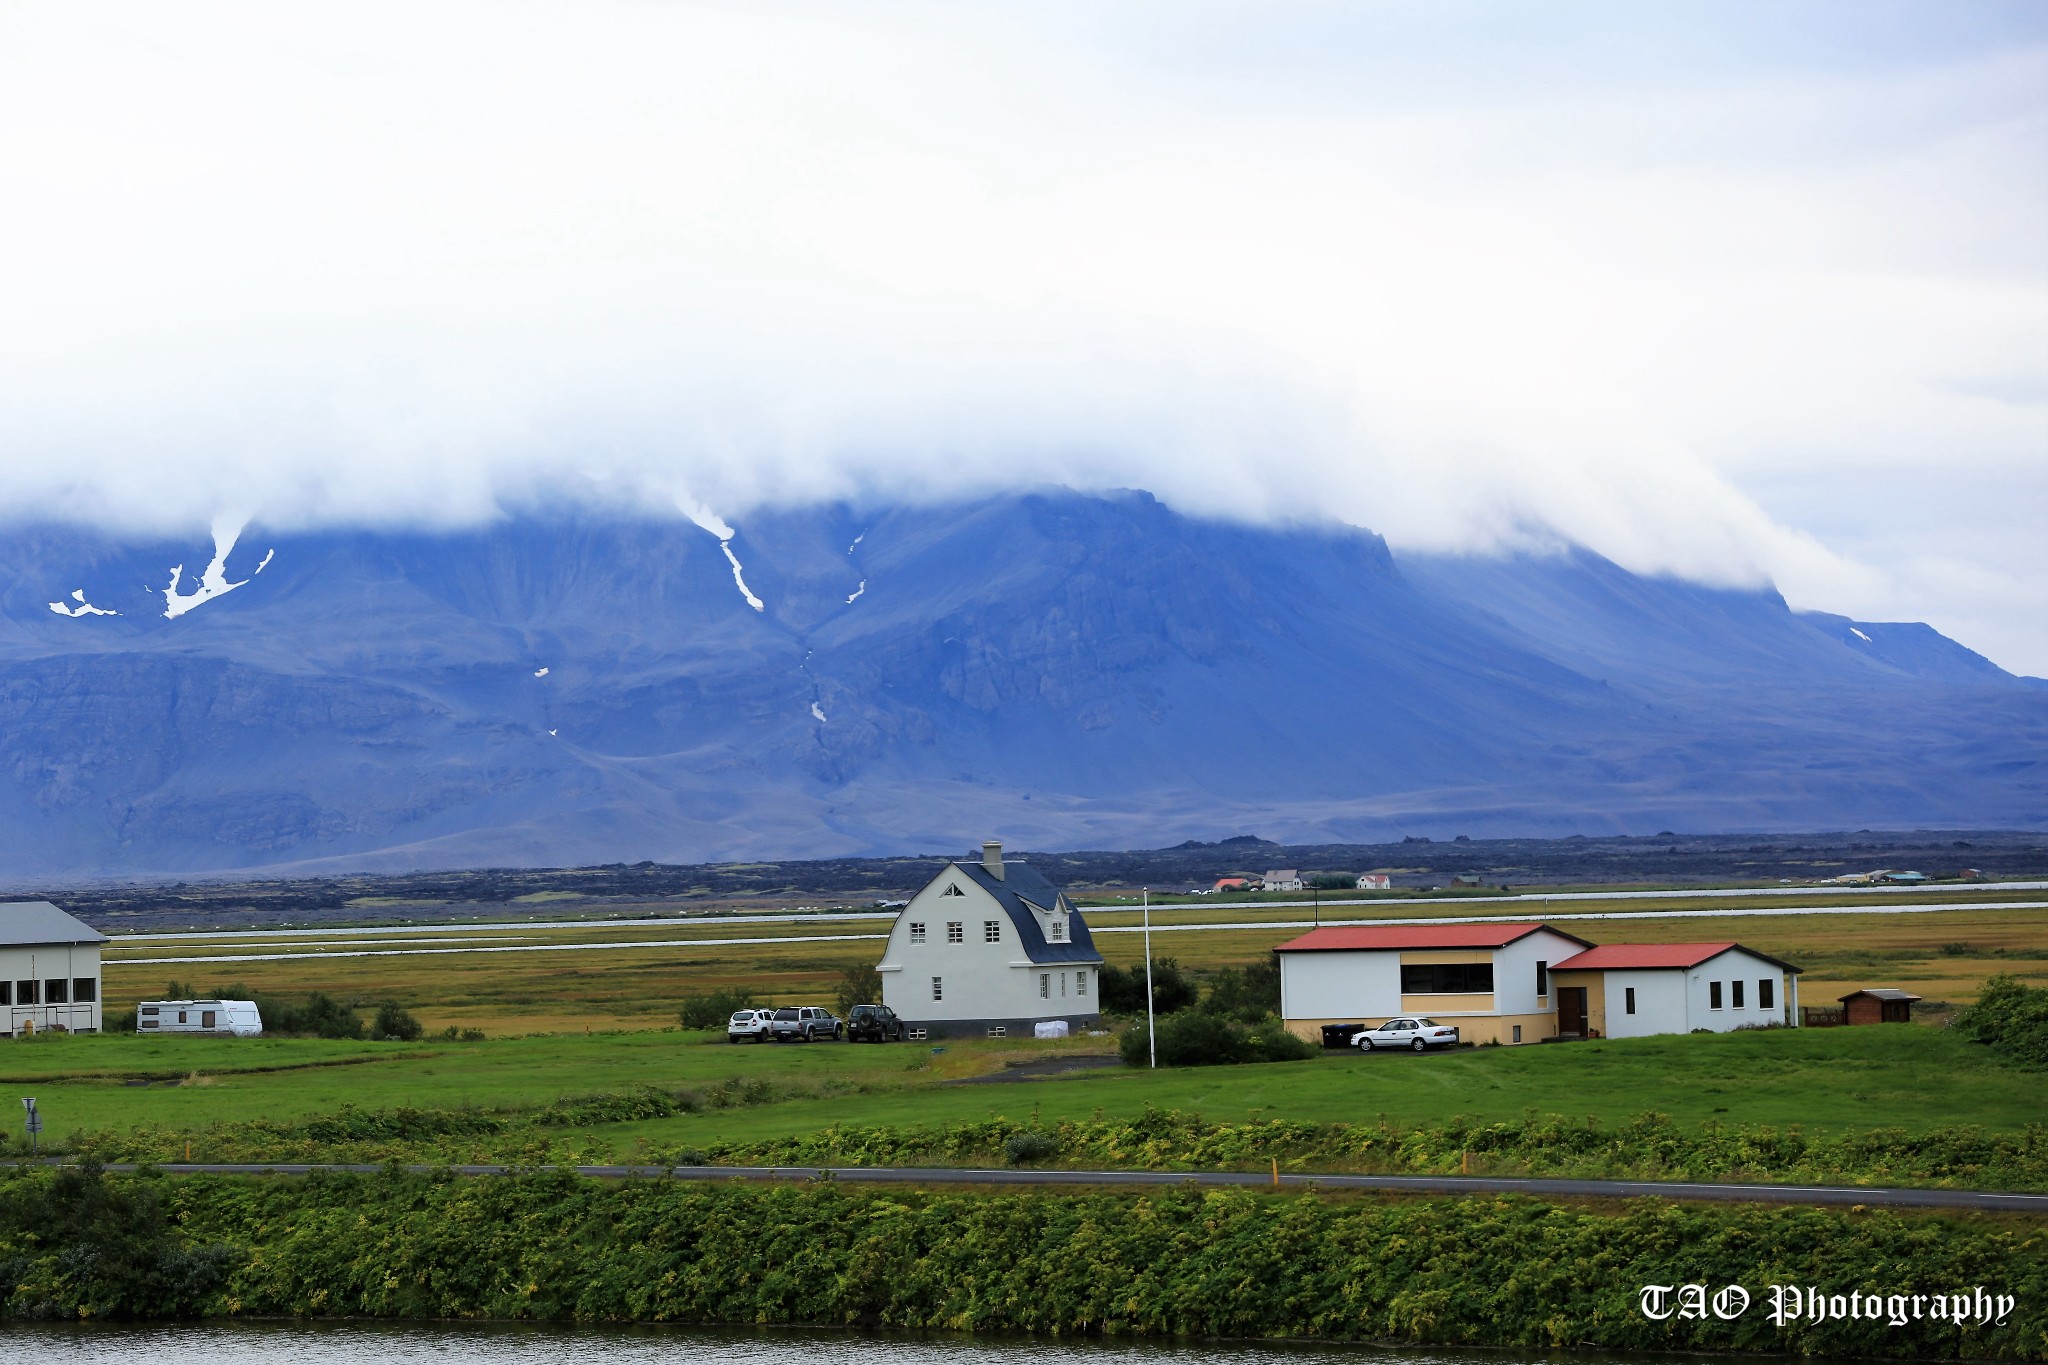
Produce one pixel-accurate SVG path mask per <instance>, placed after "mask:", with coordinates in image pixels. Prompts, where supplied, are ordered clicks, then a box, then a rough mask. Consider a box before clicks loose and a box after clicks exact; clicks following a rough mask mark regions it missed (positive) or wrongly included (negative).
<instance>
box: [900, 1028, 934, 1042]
mask: <svg viewBox="0 0 2048 1365" xmlns="http://www.w3.org/2000/svg"><path fill="white" fill-rule="evenodd" d="M903 1036H904V1037H905V1038H906V1039H908V1040H909V1041H910V1042H913V1043H921V1042H923V1041H924V1040H925V1038H926V1037H927V1036H928V1035H927V1034H926V1032H925V1030H923V1029H921V1028H910V1029H905V1030H903Z"/></svg>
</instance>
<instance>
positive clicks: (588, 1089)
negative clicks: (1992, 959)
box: [0, 1026, 2048, 1156]
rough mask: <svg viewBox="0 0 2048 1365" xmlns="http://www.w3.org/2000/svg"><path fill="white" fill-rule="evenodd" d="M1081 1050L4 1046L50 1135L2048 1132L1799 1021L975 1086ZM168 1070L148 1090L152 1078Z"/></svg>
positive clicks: (1873, 1039)
mask: <svg viewBox="0 0 2048 1365" xmlns="http://www.w3.org/2000/svg"><path fill="white" fill-rule="evenodd" d="M1106 1041H1107V1040H1100V1039H1073V1040H1066V1041H1064V1042H1059V1043H1037V1042H1016V1041H1012V1042H1007V1043H1004V1042H983V1041H979V1040H977V1041H972V1042H965V1043H961V1042H955V1043H951V1044H948V1045H946V1047H945V1048H944V1050H943V1051H940V1052H936V1053H935V1052H933V1051H932V1050H931V1049H930V1048H928V1047H925V1046H921V1045H915V1044H899V1045H889V1046H882V1047H873V1046H852V1045H846V1044H812V1045H807V1046H799V1045H786V1046H773V1045H765V1046H757V1045H745V1046H730V1045H727V1044H726V1043H724V1042H723V1041H722V1040H712V1039H709V1038H707V1036H706V1035H704V1034H693V1033H682V1032H666V1033H663V1032H653V1031H636V1032H621V1033H609V1034H593V1035H588V1036H586V1035H581V1034H573V1035H551V1036H547V1035H542V1036H527V1037H516V1038H504V1039H494V1040H489V1041H485V1042H481V1043H440V1042H434V1043H412V1044H404V1043H336V1042H323V1041H319V1040H296V1039H249V1040H234V1039H201V1038H180V1039H173V1038H148V1039H139V1038H133V1037H126V1036H105V1037H75V1038H57V1039H49V1040H45V1041H40V1042H35V1043H25V1044H20V1045H16V1046H12V1047H8V1048H6V1049H4V1050H0V1084H4V1085H5V1086H6V1087H7V1088H8V1089H10V1090H11V1091H12V1092H14V1093H15V1094H33V1095H35V1096H36V1097H37V1098H38V1101H39V1104H40V1107H41V1109H42V1111H43V1113H44V1115H45V1121H46V1123H47V1125H48V1127H47V1129H46V1135H47V1137H49V1138H51V1139H61V1138H62V1137H63V1136H64V1135H65V1134H66V1133H68V1132H70V1131H72V1130H74V1129H79V1128H87V1129H109V1128H130V1127H135V1126H138V1125H145V1124H146V1125H152V1126H157V1127H166V1128H172V1129H180V1130H191V1131H193V1132H195V1133H197V1134H200V1135H202V1136H201V1140H200V1143H199V1146H198V1147H196V1148H195V1152H194V1155H195V1156H203V1155H204V1148H203V1132H204V1130H205V1129H206V1128H207V1126H208V1125H210V1124H213V1123H216V1122H236V1121H245V1120H249V1119H258V1118H263V1119H292V1118H304V1117H310V1116H313V1115H317V1114H324V1113H331V1112H333V1111H335V1110H338V1109H340V1108H341V1107H342V1106H344V1105H354V1106H357V1107H359V1108H363V1109H391V1108H398V1107H403V1106H413V1107H429V1108H463V1107H483V1108H494V1109H519V1108H532V1107H537V1106H540V1105H545V1104H548V1103H551V1102H553V1101H556V1100H560V1099H564V1098H574V1097H579V1096H586V1095H590V1094H593V1093H599V1092H605V1091H620V1090H629V1089H632V1088H635V1087H640V1086H653V1087H657V1088H660V1089H663V1090H666V1091H671V1092H673V1091H678V1090H705V1089H708V1088H710V1087H713V1086H717V1085H719V1084H721V1083H726V1082H731V1081H733V1080H735V1079H740V1080H745V1079H751V1078H762V1079H764V1080H766V1081H768V1082H769V1083H770V1096H769V1097H768V1098H769V1099H770V1102H767V1103H756V1104H753V1105H751V1106H750V1107H744V1108H732V1109H714V1110H709V1111H707V1112H702V1113H697V1114H688V1115H679V1116H676V1117H672V1118H663V1119H656V1120H647V1121H642V1122H637V1123H624V1124H613V1125H605V1126H601V1127H598V1128H594V1129H590V1130H587V1131H588V1133H589V1135H590V1136H593V1137H599V1138H603V1139H607V1140H610V1141H614V1142H619V1143H625V1144H631V1143H632V1142H634V1141H635V1140H636V1139H646V1140H647V1141H649V1142H650V1143H680V1144H697V1145H705V1144H709V1143H711V1142H714V1141H719V1140H741V1139H755V1140H758V1139H765V1138H774V1137H783V1136H791V1135H797V1134H802V1133H807V1132H812V1131H815V1130H817V1129H819V1128H823V1127H826V1126H828V1125H833V1124H838V1125H842V1126H875V1125H880V1126H892V1127H902V1126H916V1125H935V1124H947V1123H955V1122H962V1121H971V1120H981V1119H986V1118H989V1117H992V1116H1000V1117H1005V1118H1011V1119H1015V1120H1019V1121H1024V1120H1029V1119H1031V1118H1033V1116H1037V1117H1038V1118H1039V1119H1042V1120H1048V1121H1049V1120H1056V1119H1060V1118H1076V1119H1085V1118H1089V1117H1091V1116H1095V1115H1098V1114H1099V1115H1102V1116H1106V1117H1112V1118H1114V1117H1122V1116H1129V1115H1135V1114H1137V1113H1140V1112H1141V1111H1143V1110H1144V1109H1145V1108H1146V1107H1147V1106H1152V1107H1156V1108H1161V1109H1180V1110H1185V1111H1195V1112H1200V1113H1201V1114H1203V1115H1204V1116H1205V1117H1207V1118H1209V1119H1211V1120H1216V1121H1239V1120H1244V1119H1252V1118H1285V1119H1294V1120H1305V1121H1312V1122H1368V1123H1370V1122H1377V1121H1380V1120H1385V1121H1386V1122H1387V1123H1390V1124H1392V1125H1394V1126H1397V1127H1413V1126H1422V1125H1427V1124H1430V1123H1434V1122H1440V1121H1442V1120H1445V1119H1447V1118H1451V1117H1472V1118H1481V1119H1499V1118H1514V1117H1519V1116H1522V1115H1524V1114H1526V1113H1530V1112H1534V1113H1539V1114H1556V1115H1560V1116H1563V1117H1566V1118H1571V1119H1582V1118H1586V1117H1589V1116H1591V1117H1598V1118H1600V1119H1601V1120H1602V1121H1603V1122H1618V1121H1621V1120H1625V1119H1628V1118H1631V1117H1633V1116H1635V1115H1637V1114H1640V1113H1643V1112H1645V1111H1651V1110H1654V1111H1659V1112H1663V1113H1666V1114H1669V1115H1671V1116H1673V1117H1674V1118H1676V1119H1679V1120H1681V1121H1687V1122H1696V1121H1702V1120H1723V1121H1726V1122H1729V1123H1738V1124H1768V1125H1773V1126H1787V1125H1794V1124H1797V1125H1803V1126H1805V1127H1807V1128H1810V1129H1821V1130H1831V1131H1836V1132H1856V1131H1865V1130H1869V1129H1873V1128H1880V1127H1898V1128H1905V1129H1908V1130H1914V1131H1923V1130H1926V1129H1930V1128H1934V1127H1937V1126H1940V1125H1944V1124H1953V1123H1973V1124H1978V1125H1982V1126H1984V1127H1986V1128H1989V1129H1995V1130H2008V1131H2009V1130H2016V1129H2019V1128H2022V1127H2024V1126H2025V1125H2027V1124H2031V1123H2042V1122H2048V1099H2044V1097H2043V1093H2042V1087H2041V1086H2040V1084H2039V1077H2038V1076H2031V1075H2028V1074H2026V1073H2022V1072H2017V1071H2014V1070H2013V1069H2011V1068H2010V1067H2008V1066H2006V1065H2004V1064H2002V1063H2001V1062H1999V1061H1997V1060H1996V1059H1995V1058H1994V1057H1993V1056H1992V1055H1991V1054H1990V1053H1989V1052H1988V1051H1987V1050H1986V1049H1984V1048H1981V1047H1976V1046H1974V1045H1971V1044H1967V1043H1964V1042H1961V1041H1959V1040H1958V1039H1956V1038H1954V1037H1952V1036H1949V1035H1947V1034H1945V1033H1943V1032H1941V1031H1939V1030H1935V1029H1927V1028H1911V1027H1898V1026H1894V1027H1886V1028H1859V1029H1811V1030H1778V1031H1769V1032H1758V1033H1738V1034H1721V1035H1695V1036H1681V1037H1669V1038H1646V1039H1631V1040H1620V1041H1601V1042H1592V1043H1581V1044H1571V1045H1555V1046H1542V1047H1526V1048H1481V1049H1471V1050H1466V1051H1460V1052H1454V1053H1448V1054H1442V1055H1430V1056H1423V1057H1415V1056H1411V1055H1408V1054H1398V1055H1386V1054H1382V1055H1375V1056H1370V1057H1365V1056H1359V1055H1356V1054H1352V1053H1349V1052H1346V1053H1338V1054H1332V1055H1328V1056H1325V1057H1321V1058H1318V1059H1316V1060H1314V1061H1307V1062H1293V1063H1282V1064H1268V1065H1258V1066H1242V1067H1206V1068H1192V1069H1185V1070H1161V1071H1156V1072H1154V1071H1141V1070H1129V1069H1124V1068H1113V1069H1109V1070H1104V1071H1099V1072H1092V1073H1089V1074H1085V1075H1078V1076H1070V1077H1058V1078H1051V1079H1044V1080H1030V1081H1018V1082H1012V1083H996V1084H989V1083H981V1084H960V1083H959V1082H961V1081H963V1080H966V1079H968V1078H970V1077H973V1076H977V1075H988V1074H992V1073H1001V1072H1003V1071H1004V1070H1005V1068H1006V1066H1007V1064H1010V1063H1014V1062H1018V1061H1024V1060H1036V1059H1039V1058H1042V1057H1047V1056H1053V1055H1058V1054H1061V1053H1074V1052H1083V1051H1090V1050H1092V1051H1098V1052H1099V1051H1101V1050H1103V1049H1104V1047H1105V1045H1106ZM143 1082H147V1083H143Z"/></svg>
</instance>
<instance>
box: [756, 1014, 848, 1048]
mask: <svg viewBox="0 0 2048 1365" xmlns="http://www.w3.org/2000/svg"><path fill="white" fill-rule="evenodd" d="M844 1027H845V1026H844V1025H843V1024H841V1023H840V1022H839V1021H838V1020H837V1019H836V1018H834V1017H833V1015H832V1011H830V1010H828V1009H820V1008H818V1007H817V1006H816V1005H805V1006H803V1007H802V1008H791V1007H788V1006H785V1007H783V1008H782V1009H779V1010H777V1011H775V1019H774V1022H772V1023H771V1024H769V1026H768V1028H769V1037H771V1038H773V1039H774V1040H775V1041H776V1042H778V1043H788V1042H798V1043H814V1042H816V1041H817V1040H818V1039H820V1038H837V1037H838V1036H839V1034H840V1031H841V1030H842V1029H843V1028H844Z"/></svg>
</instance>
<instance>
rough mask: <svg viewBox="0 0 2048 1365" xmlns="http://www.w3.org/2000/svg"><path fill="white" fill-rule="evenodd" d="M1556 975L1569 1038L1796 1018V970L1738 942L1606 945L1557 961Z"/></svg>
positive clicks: (1725, 1027) (1724, 1028) (1720, 1028)
mask: <svg viewBox="0 0 2048 1365" xmlns="http://www.w3.org/2000/svg"><path fill="white" fill-rule="evenodd" d="M1551 978H1552V980H1554V981H1555V982H1556V983H1557V991H1558V1003H1557V1010H1558V1032H1559V1033H1561V1034H1564V1035H1565V1036H1567V1037H1573V1036H1577V1037H1587V1036H1591V1035H1595V1034H1597V1035H1599V1036H1600V1037H1603V1038H1640V1037H1643V1036H1645V1035H1648V1034H1652V1033H1691V1032H1693V1031H1694V1030H1695V1029H1707V1030H1710V1031H1711V1032H1714V1033H1727V1032H1729V1031H1730V1030H1733V1029H1738V1028H1741V1027H1743V1026H1744V1025H1745V1024H1746V1025H1749V1026H1751V1027H1758V1026H1761V1025H1764V1024H1797V1023H1798V1022H1799V968H1797V967H1795V966H1793V965H1792V964H1791V963H1789V962H1780V961H1779V960H1778V959H1777V958H1775V957H1770V956H1767V955H1766V954H1763V953H1760V952H1757V951H1756V950H1755V949H1754V948H1745V947H1743V946H1742V945H1741V944H1739V943H1604V944H1602V945H1600V946H1599V947H1597V948H1588V949H1587V950H1586V951H1585V952H1583V953H1580V954H1579V955H1578V956H1576V957H1568V958H1566V959H1565V960H1564V961H1562V962H1560V963H1558V964H1557V965H1556V966H1555V967H1553V968H1552V969H1551Z"/></svg>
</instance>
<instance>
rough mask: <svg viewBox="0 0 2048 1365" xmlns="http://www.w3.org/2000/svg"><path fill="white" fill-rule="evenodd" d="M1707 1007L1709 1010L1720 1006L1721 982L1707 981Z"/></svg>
mask: <svg viewBox="0 0 2048 1365" xmlns="http://www.w3.org/2000/svg"><path fill="white" fill-rule="evenodd" d="M1707 1008H1708V1009H1710V1010H1717V1009H1719V1008H1721V983H1720V982H1718V981H1709V982H1708V983H1707Z"/></svg>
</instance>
